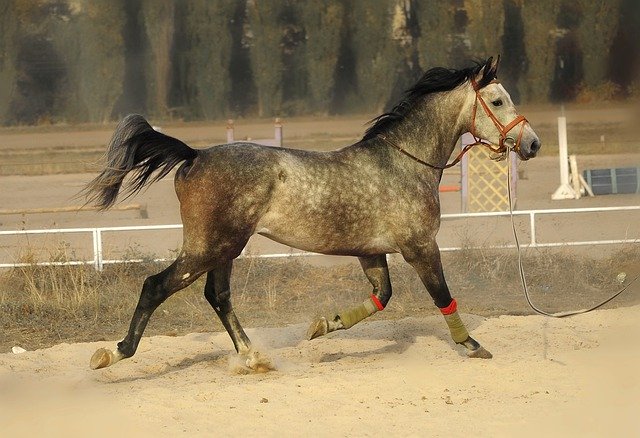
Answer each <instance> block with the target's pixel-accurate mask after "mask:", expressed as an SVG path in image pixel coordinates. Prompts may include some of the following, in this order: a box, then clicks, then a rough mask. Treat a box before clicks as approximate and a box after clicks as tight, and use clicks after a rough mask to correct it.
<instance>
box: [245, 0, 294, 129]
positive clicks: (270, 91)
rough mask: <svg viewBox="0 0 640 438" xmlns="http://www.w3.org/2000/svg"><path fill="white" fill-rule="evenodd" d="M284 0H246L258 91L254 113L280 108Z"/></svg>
mask: <svg viewBox="0 0 640 438" xmlns="http://www.w3.org/2000/svg"><path fill="white" fill-rule="evenodd" d="M288 6H289V5H288V2H287V1H286V0H271V1H260V0H248V1H247V18H248V24H249V27H250V32H249V35H250V38H249V39H250V41H249V50H250V53H251V67H252V70H253V73H254V79H255V83H256V87H257V91H258V116H260V117H266V116H274V115H278V114H279V113H280V111H281V109H282V89H283V84H282V71H283V69H284V65H283V61H282V48H281V45H282V37H283V34H284V32H283V28H284V22H283V21H284V20H283V16H284V12H285V9H286V8H287V7H288Z"/></svg>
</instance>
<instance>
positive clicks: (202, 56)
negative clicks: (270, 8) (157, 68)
mask: <svg viewBox="0 0 640 438" xmlns="http://www.w3.org/2000/svg"><path fill="white" fill-rule="evenodd" d="M185 8H186V9H185V16H184V21H185V23H184V32H185V38H186V47H187V49H186V51H185V52H183V53H181V54H179V56H181V57H183V62H185V63H186V70H185V75H186V78H185V79H186V80H185V82H184V83H185V85H186V87H187V94H188V96H189V101H188V103H189V106H191V116H192V117H194V118H204V119H214V118H223V117H225V116H227V110H228V107H229V100H230V96H229V93H230V90H231V78H230V75H229V63H230V60H231V44H232V40H231V30H230V25H231V21H232V17H233V13H234V11H235V2H234V1H233V0H218V1H216V2H210V1H207V0H195V1H189V2H187V3H186V5H185Z"/></svg>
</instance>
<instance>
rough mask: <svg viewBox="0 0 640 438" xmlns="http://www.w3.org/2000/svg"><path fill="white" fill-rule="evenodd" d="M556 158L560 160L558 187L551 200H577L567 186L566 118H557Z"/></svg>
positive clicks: (573, 192)
mask: <svg viewBox="0 0 640 438" xmlns="http://www.w3.org/2000/svg"><path fill="white" fill-rule="evenodd" d="M558 156H559V159H560V187H558V188H557V189H556V191H555V192H553V194H552V195H551V199H553V200H560V199H577V197H576V192H575V191H574V190H573V188H572V187H571V186H570V185H569V156H568V153H567V118H566V117H564V116H562V117H558Z"/></svg>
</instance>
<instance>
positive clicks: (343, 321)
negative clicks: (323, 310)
mask: <svg viewBox="0 0 640 438" xmlns="http://www.w3.org/2000/svg"><path fill="white" fill-rule="evenodd" d="M358 260H360V264H361V265H362V270H363V271H364V273H365V275H366V276H367V279H368V280H369V282H370V283H371V285H372V286H373V293H372V294H371V296H370V297H369V298H367V299H366V300H364V301H363V302H362V303H361V304H360V305H358V306H356V307H352V308H349V309H344V310H342V311H340V312H337V313H336V314H335V315H333V316H331V317H328V318H325V317H324V316H323V317H320V318H318V319H317V320H316V321H314V322H313V323H312V324H311V326H310V327H309V330H308V331H307V338H308V339H310V340H311V339H314V338H317V337H319V336H322V335H326V334H327V333H329V332H333V331H335V330H344V329H348V328H351V327H353V326H354V325H356V324H357V323H359V322H360V321H362V320H363V319H365V318H368V317H369V316H371V315H373V314H374V313H376V312H377V311H379V310H382V309H384V308H385V306H386V305H387V303H388V302H389V299H391V281H390V280H389V268H388V267H387V257H386V255H385V254H380V255H375V256H369V257H358Z"/></svg>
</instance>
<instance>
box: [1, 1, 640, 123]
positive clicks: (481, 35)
mask: <svg viewBox="0 0 640 438" xmlns="http://www.w3.org/2000/svg"><path fill="white" fill-rule="evenodd" d="M635 5H636V3H635V2H634V0H575V1H573V0H562V1H559V0H492V1H489V0H324V1H323V2H313V1H304V2H301V1H296V0H269V1H267V0H215V1H207V0H189V1H177V0H111V1H85V0H80V1H78V0H38V1H34V0H10V1H2V2H0V124H10V123H43V122H54V123H55V122H60V121H68V122H105V121H108V120H110V119H111V117H112V116H113V114H115V113H116V112H118V113H120V112H122V111H125V110H127V111H128V110H131V107H132V105H133V104H134V103H135V105H137V107H136V108H140V110H145V111H147V113H149V114H150V115H153V116H155V117H156V118H160V119H162V118H166V117H169V116H170V115H171V114H170V108H169V106H170V105H172V106H174V107H180V109H181V114H182V115H185V116H187V117H189V118H192V119H216V118H225V117H229V116H230V115H231V111H233V112H235V113H239V114H246V115H255V114H256V113H257V115H258V116H261V117H271V116H274V115H283V114H290V115H299V114H305V113H309V112H315V113H321V114H327V113H331V112H354V111H358V112H363V111H366V112H367V113H374V112H380V111H383V110H384V109H385V106H386V105H388V104H389V103H392V101H394V100H395V99H396V97H397V96H398V95H399V94H400V93H401V91H402V90H403V89H404V88H406V87H407V86H409V85H410V84H411V83H412V82H413V81H414V80H415V79H416V75H417V73H418V70H420V71H424V70H426V69H428V68H431V67H435V66H446V67H454V68H456V67H461V66H466V65H468V61H469V58H486V57H488V56H490V55H496V54H501V55H502V57H503V67H504V69H503V70H502V74H503V79H505V80H506V83H507V85H508V86H509V89H510V90H516V91H515V94H514V95H515V96H516V98H517V97H520V100H522V101H524V102H547V101H548V100H549V97H550V92H551V93H553V94H554V96H556V94H558V93H557V89H566V87H567V84H574V86H575V87H577V86H578V83H579V82H581V81H582V82H583V84H582V88H581V89H580V90H579V92H580V96H578V98H579V99H581V100H588V99H591V98H592V96H596V95H603V96H604V95H608V94H610V91H611V87H609V86H608V85H607V84H609V83H610V82H615V83H617V84H619V85H620V86H621V87H622V88H621V89H620V91H619V94H625V93H627V94H628V90H627V88H628V87H629V85H630V84H631V83H632V82H633V81H634V79H635V76H634V73H633V68H634V65H636V64H634V63H637V62H638V61H637V56H636V57H635V58H634V50H635V49H637V47H638V43H637V38H635V37H636V36H637V33H638V31H637V29H636V28H637V27H638V26H636V23H637V13H638V11H640V8H638V7H637V6H635ZM505 11H506V12H505ZM625 11H627V12H625ZM505 14H507V16H508V17H510V18H505ZM633 14H636V15H635V16H634V17H636V18H631V17H630V16H632V15H633ZM616 44H617V45H616ZM611 53H613V55H612V54H611ZM559 55H563V56H564V59H565V63H566V64H565V65H570V67H571V71H572V72H574V73H575V74H573V75H571V74H569V73H567V72H568V71H569V70H568V69H566V68H565V69H564V70H562V74H559V73H558V67H557V64H558V56H559ZM573 55H575V56H573ZM507 60H509V61H507ZM232 72H233V74H232ZM621 72H622V73H621ZM625 72H627V73H625ZM510 78H511V79H512V80H511V82H509V79H510ZM516 86H517V89H516V88H515V87H516ZM563 87H564V88H563ZM556 88H557V89H556ZM576 90H577V88H576ZM232 91H233V95H232ZM565 91H566V90H565ZM570 91H572V90H570ZM573 91H575V90H573ZM577 95H578V94H577V92H573V93H565V94H564V98H567V99H572V98H574V97H575V96H577ZM590 96H591V97H590ZM556 97H557V96H556ZM144 99H146V101H144ZM256 102H257V107H256ZM114 108H115V110H114ZM134 109H135V108H134ZM171 110H172V109H171Z"/></svg>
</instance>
